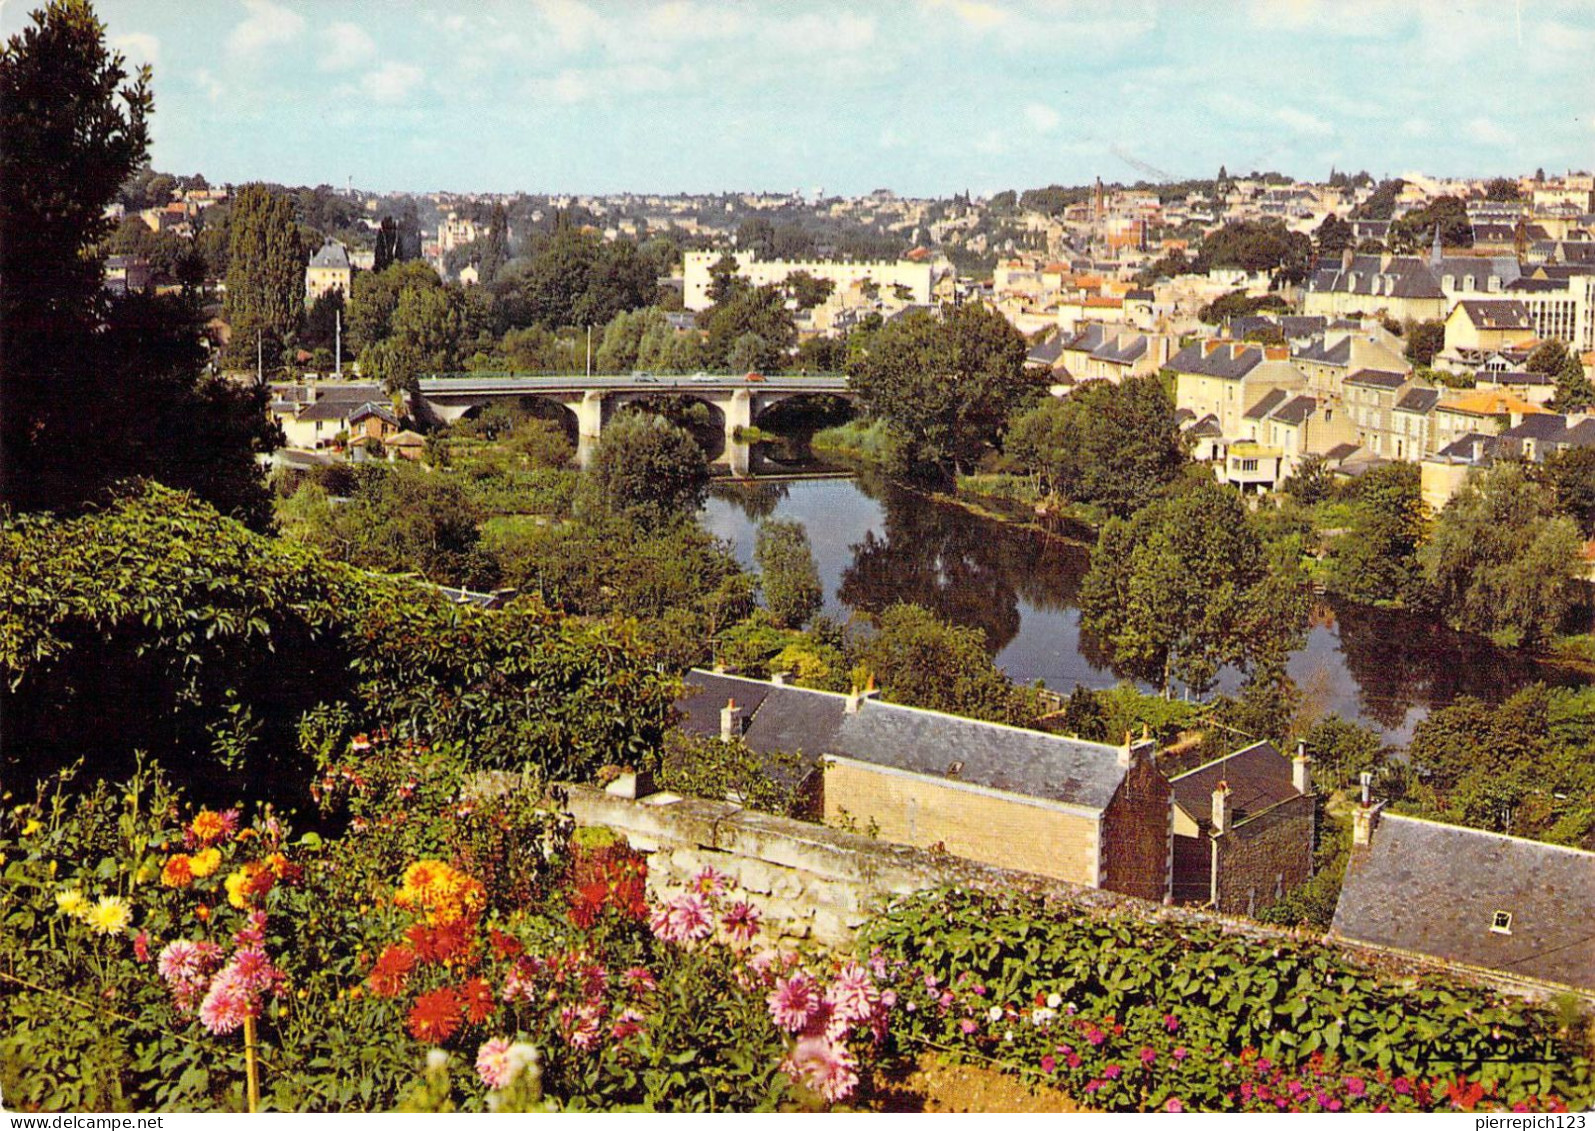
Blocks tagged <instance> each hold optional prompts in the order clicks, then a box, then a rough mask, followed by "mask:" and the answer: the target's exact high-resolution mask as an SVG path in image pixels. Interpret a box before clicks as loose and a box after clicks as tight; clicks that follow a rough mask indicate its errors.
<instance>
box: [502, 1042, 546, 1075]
mask: <svg viewBox="0 0 1595 1131" xmlns="http://www.w3.org/2000/svg"><path fill="white" fill-rule="evenodd" d="M506 1055H507V1056H508V1057H509V1065H510V1078H511V1079H514V1078H515V1077H517V1076H519V1075H520V1074H521V1070H522V1069H524V1068H527V1067H531V1068H532V1069H533V1070H537V1069H538V1061H539V1060H541V1059H542V1056H541V1054H540V1053H539V1052H538V1051H537V1046H536V1045H529V1044H527V1043H526V1042H525V1041H516V1042H515V1043H514V1044H513V1045H511V1046H510V1047H509V1051H508V1052H507V1053H506Z"/></svg>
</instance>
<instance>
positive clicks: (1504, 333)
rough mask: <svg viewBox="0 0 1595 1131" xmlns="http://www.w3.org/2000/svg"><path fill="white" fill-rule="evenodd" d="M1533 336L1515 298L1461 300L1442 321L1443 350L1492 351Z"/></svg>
mask: <svg viewBox="0 0 1595 1131" xmlns="http://www.w3.org/2000/svg"><path fill="white" fill-rule="evenodd" d="M1532 337H1534V323H1533V322H1531V321H1530V320H1529V312H1528V308H1527V307H1526V306H1524V305H1523V304H1522V303H1521V302H1518V301H1516V300H1514V299H1504V298H1500V299H1463V300H1462V301H1461V302H1459V303H1457V304H1456V306H1454V307H1452V308H1451V313H1450V314H1449V315H1448V316H1447V317H1446V320H1445V348H1446V351H1447V352H1450V351H1451V350H1453V349H1456V350H1487V351H1492V352H1493V351H1495V350H1499V349H1501V348H1503V347H1505V346H1511V345H1516V344H1517V343H1518V342H1521V341H1525V340H1527V339H1529V338H1532Z"/></svg>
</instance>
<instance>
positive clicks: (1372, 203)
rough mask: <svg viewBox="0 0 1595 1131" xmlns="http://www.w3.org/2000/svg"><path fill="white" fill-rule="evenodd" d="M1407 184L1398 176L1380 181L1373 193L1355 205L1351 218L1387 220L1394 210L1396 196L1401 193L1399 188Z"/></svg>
mask: <svg viewBox="0 0 1595 1131" xmlns="http://www.w3.org/2000/svg"><path fill="white" fill-rule="evenodd" d="M1406 185H1407V182H1406V181H1403V180H1402V179H1401V178H1400V177H1397V178H1395V179H1394V180H1389V181H1380V182H1379V184H1378V187H1376V188H1375V189H1374V190H1373V195H1371V196H1369V197H1368V199H1367V200H1365V201H1363V202H1362V203H1361V204H1359V205H1357V207H1356V209H1355V210H1354V211H1353V212H1352V214H1351V218H1352V219H1353V220H1388V219H1390V217H1391V215H1392V214H1393V213H1394V212H1395V210H1396V197H1398V196H1400V195H1401V190H1402V189H1403V188H1405V187H1406Z"/></svg>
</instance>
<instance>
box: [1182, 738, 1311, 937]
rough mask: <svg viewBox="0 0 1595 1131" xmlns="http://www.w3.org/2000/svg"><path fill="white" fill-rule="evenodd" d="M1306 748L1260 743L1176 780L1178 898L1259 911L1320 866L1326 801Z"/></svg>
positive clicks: (1227, 910)
mask: <svg viewBox="0 0 1595 1131" xmlns="http://www.w3.org/2000/svg"><path fill="white" fill-rule="evenodd" d="M1309 769H1310V766H1309V760H1308V758H1307V754H1306V751H1305V750H1304V749H1303V748H1301V747H1299V746H1298V748H1297V751H1296V756H1295V757H1294V758H1287V757H1285V756H1284V755H1283V754H1281V753H1280V752H1279V751H1278V750H1277V749H1275V748H1274V746H1273V745H1272V744H1271V743H1268V742H1258V743H1254V744H1252V745H1251V746H1247V747H1243V748H1242V749H1240V750H1236V751H1234V752H1233V753H1231V754H1226V755H1225V756H1224V757H1222V758H1218V759H1215V760H1214V761H1212V762H1209V763H1207V764H1206V765H1203V766H1198V767H1197V768H1196V769H1194V770H1190V771H1188V772H1186V773H1183V774H1180V775H1178V776H1177V777H1174V778H1172V779H1170V781H1169V784H1170V786H1171V787H1173V790H1174V901H1175V902H1176V903H1194V904H1201V905H1205V906H1211V907H1213V908H1214V909H1216V910H1218V911H1221V912H1223V913H1224V914H1227V915H1255V914H1256V913H1257V912H1258V911H1261V910H1262V909H1263V908H1265V907H1268V906H1269V905H1271V904H1273V903H1277V902H1278V901H1279V900H1281V899H1283V898H1284V897H1285V895H1286V894H1288V893H1289V892H1291V891H1293V890H1295V889H1296V888H1297V887H1300V886H1301V885H1302V884H1303V883H1305V882H1307V880H1308V879H1309V878H1311V876H1312V872H1313V845H1314V842H1315V840H1316V838H1317V822H1318V803H1317V799H1316V797H1315V796H1314V795H1313V787H1312V778H1311V776H1310V773H1309Z"/></svg>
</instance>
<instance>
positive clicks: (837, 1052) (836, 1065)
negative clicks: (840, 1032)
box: [781, 1037, 858, 1103]
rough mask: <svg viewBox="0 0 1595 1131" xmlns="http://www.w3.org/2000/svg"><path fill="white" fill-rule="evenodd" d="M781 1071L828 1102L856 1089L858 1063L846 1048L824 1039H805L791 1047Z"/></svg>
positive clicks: (832, 1101)
mask: <svg viewBox="0 0 1595 1131" xmlns="http://www.w3.org/2000/svg"><path fill="white" fill-rule="evenodd" d="M781 1071H783V1072H785V1073H786V1074H787V1075H788V1076H790V1077H792V1079H794V1080H800V1081H802V1082H803V1083H804V1084H807V1085H808V1086H809V1087H811V1088H813V1089H814V1090H815V1091H817V1092H819V1094H820V1095H821V1096H822V1097H823V1098H824V1099H825V1100H826V1101H827V1102H828V1103H835V1102H836V1101H838V1100H843V1099H846V1098H847V1097H848V1096H850V1095H852V1094H853V1089H854V1088H855V1087H857V1086H858V1064H857V1062H856V1061H855V1060H854V1059H853V1054H852V1053H850V1052H849V1051H848V1050H847V1046H846V1045H842V1044H837V1043H834V1042H832V1041H828V1040H826V1039H824V1038H823V1037H804V1038H802V1039H801V1040H799V1041H798V1042H797V1044H796V1045H794V1046H793V1047H792V1052H791V1053H790V1055H788V1057H787V1058H786V1060H785V1061H784V1062H783V1063H782V1065H781Z"/></svg>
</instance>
